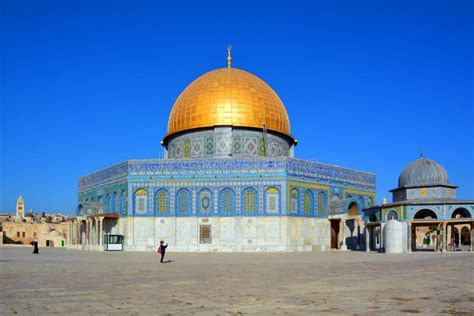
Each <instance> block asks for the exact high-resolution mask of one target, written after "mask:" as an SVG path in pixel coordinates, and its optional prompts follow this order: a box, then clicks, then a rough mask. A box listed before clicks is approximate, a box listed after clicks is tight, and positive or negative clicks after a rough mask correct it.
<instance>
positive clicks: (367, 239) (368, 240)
mask: <svg viewBox="0 0 474 316" xmlns="http://www.w3.org/2000/svg"><path fill="white" fill-rule="evenodd" d="M369 234H370V228H369V226H367V225H365V251H366V252H369V251H370V235H369Z"/></svg>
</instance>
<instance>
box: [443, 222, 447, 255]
mask: <svg viewBox="0 0 474 316" xmlns="http://www.w3.org/2000/svg"><path fill="white" fill-rule="evenodd" d="M442 251H443V252H447V251H448V225H447V223H443V248H442Z"/></svg>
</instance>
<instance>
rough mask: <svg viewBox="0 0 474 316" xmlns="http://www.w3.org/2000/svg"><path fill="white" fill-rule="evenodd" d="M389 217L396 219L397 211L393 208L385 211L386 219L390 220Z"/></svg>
mask: <svg viewBox="0 0 474 316" xmlns="http://www.w3.org/2000/svg"><path fill="white" fill-rule="evenodd" d="M391 219H396V220H398V213H397V211H395V210H390V211H389V212H388V213H387V221H389V220H391Z"/></svg>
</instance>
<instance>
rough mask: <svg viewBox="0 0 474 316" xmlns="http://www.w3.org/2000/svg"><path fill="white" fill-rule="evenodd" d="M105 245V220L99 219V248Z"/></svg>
mask: <svg viewBox="0 0 474 316" xmlns="http://www.w3.org/2000/svg"><path fill="white" fill-rule="evenodd" d="M103 245H104V218H103V217H99V246H103Z"/></svg>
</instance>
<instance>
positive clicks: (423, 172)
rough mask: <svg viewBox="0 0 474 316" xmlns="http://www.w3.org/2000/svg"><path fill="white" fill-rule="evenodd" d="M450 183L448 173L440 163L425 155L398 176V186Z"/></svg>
mask: <svg viewBox="0 0 474 316" xmlns="http://www.w3.org/2000/svg"><path fill="white" fill-rule="evenodd" d="M432 185H449V179H448V173H447V172H446V169H444V167H443V166H442V165H440V164H439V163H437V162H436V161H434V160H431V159H425V158H423V157H421V158H419V159H417V160H415V161H413V162H412V163H410V164H409V165H408V166H407V167H405V169H403V171H402V173H401V174H400V177H399V178H398V188H409V187H423V186H432Z"/></svg>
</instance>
